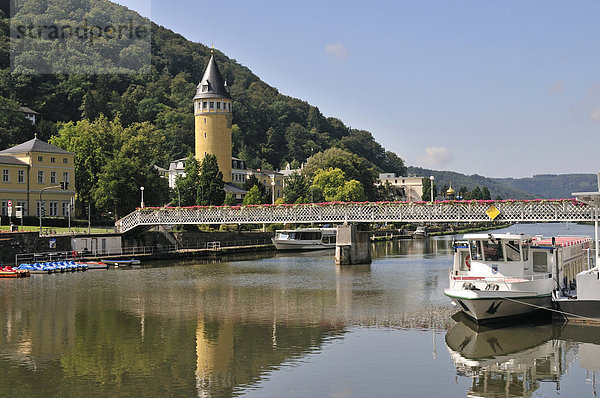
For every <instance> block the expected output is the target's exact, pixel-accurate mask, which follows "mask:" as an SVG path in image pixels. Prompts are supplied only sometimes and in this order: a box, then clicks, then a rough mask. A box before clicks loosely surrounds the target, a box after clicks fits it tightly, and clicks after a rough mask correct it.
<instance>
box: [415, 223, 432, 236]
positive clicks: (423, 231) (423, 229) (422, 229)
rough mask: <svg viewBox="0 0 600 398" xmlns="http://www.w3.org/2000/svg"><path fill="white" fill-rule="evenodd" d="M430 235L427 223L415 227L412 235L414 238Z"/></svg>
mask: <svg viewBox="0 0 600 398" xmlns="http://www.w3.org/2000/svg"><path fill="white" fill-rule="evenodd" d="M428 236H429V231H428V230H427V226H426V225H423V226H419V227H417V229H415V232H413V234H412V237H413V238H414V239H423V238H427V237H428Z"/></svg>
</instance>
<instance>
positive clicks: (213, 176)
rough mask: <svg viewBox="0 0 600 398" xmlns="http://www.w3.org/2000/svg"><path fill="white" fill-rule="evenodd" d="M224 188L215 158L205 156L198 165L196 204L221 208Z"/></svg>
mask: <svg viewBox="0 0 600 398" xmlns="http://www.w3.org/2000/svg"><path fill="white" fill-rule="evenodd" d="M224 186H225V183H224V182H223V173H222V172H221V171H220V170H219V164H218V162H217V157H216V156H215V155H213V154H208V155H206V156H205V157H204V159H203V160H202V163H201V164H200V180H199V181H198V191H197V198H198V199H197V201H196V202H197V203H198V204H199V205H201V206H208V205H216V206H221V205H222V204H223V201H224V200H225V189H224Z"/></svg>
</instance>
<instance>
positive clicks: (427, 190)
mask: <svg viewBox="0 0 600 398" xmlns="http://www.w3.org/2000/svg"><path fill="white" fill-rule="evenodd" d="M436 197H437V185H436V183H435V182H434V183H433V199H434V200H435V198H436ZM421 199H422V200H424V201H426V202H428V201H430V200H431V180H430V179H429V178H427V177H424V178H423V195H421Z"/></svg>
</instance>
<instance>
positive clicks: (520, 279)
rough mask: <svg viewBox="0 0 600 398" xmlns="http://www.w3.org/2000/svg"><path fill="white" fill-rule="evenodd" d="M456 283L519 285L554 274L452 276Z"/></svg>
mask: <svg viewBox="0 0 600 398" xmlns="http://www.w3.org/2000/svg"><path fill="white" fill-rule="evenodd" d="M451 277H452V279H453V280H455V281H465V282H467V281H469V282H477V281H482V282H488V281H489V282H501V283H502V282H503V283H518V282H532V281H536V280H544V279H550V278H552V274H540V275H524V276H498V277H495V276H457V275H452V276H451Z"/></svg>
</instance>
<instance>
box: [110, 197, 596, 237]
mask: <svg viewBox="0 0 600 398" xmlns="http://www.w3.org/2000/svg"><path fill="white" fill-rule="evenodd" d="M494 208H495V209H497V211H496V212H494ZM495 213H497V215H496V216H495V217H494V215H495ZM492 218H493V221H498V222H566V221H573V222H576V221H593V220H594V209H593V207H591V206H589V205H587V204H584V203H582V202H578V201H577V200H575V199H557V200H546V199H544V200H501V201H493V200H490V201H483V200H477V201H443V202H434V203H430V202H365V203H319V204H303V205H251V206H232V207H229V206H195V207H146V208H141V209H137V210H136V211H134V212H132V213H130V214H129V215H127V216H125V217H123V218H122V219H120V220H118V221H117V222H116V224H115V225H116V227H117V232H127V231H129V230H131V229H133V228H136V227H138V226H152V225H182V224H195V225H197V224H263V223H266V224H271V223H282V224H285V223H299V224H301V223H313V222H314V223H342V222H467V223H468V222H483V221H490V220H492Z"/></svg>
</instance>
